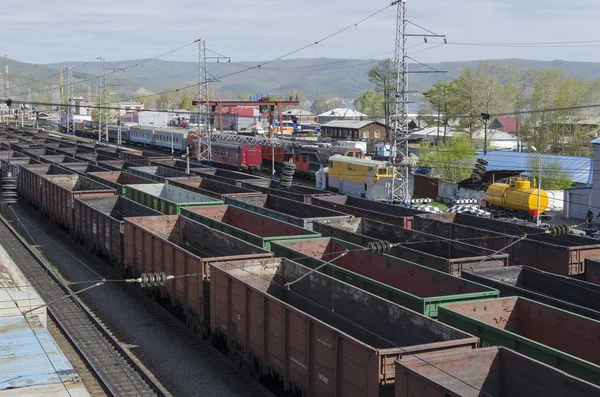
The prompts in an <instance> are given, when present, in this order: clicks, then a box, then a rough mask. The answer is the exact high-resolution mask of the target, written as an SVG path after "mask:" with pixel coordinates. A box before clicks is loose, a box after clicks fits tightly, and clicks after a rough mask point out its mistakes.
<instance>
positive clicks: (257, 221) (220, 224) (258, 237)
mask: <svg viewBox="0 0 600 397" xmlns="http://www.w3.org/2000/svg"><path fill="white" fill-rule="evenodd" d="M181 215H182V216H185V217H187V218H190V219H193V220H195V221H197V222H200V223H202V224H204V225H206V226H209V227H212V228H213V229H217V230H220V231H222V232H225V233H227V234H229V235H231V236H234V237H237V238H239V239H241V240H244V241H247V242H249V243H251V244H254V245H256V246H257V247H261V248H264V249H266V250H271V243H273V242H277V241H280V240H283V241H297V240H305V239H313V238H317V237H321V235H320V234H318V233H315V232H312V231H310V230H306V229H304V228H301V227H300V226H296V225H292V224H290V223H286V222H282V221H279V220H277V219H274V218H271V217H268V216H264V215H260V214H257V213H254V212H252V211H247V210H245V209H242V208H238V207H234V206H232V205H211V206H203V207H193V208H183V209H182V210H181Z"/></svg>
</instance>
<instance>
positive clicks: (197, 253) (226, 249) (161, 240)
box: [124, 215, 273, 335]
mask: <svg viewBox="0 0 600 397" xmlns="http://www.w3.org/2000/svg"><path fill="white" fill-rule="evenodd" d="M124 222H125V268H126V271H127V273H128V274H132V275H134V276H136V277H137V276H139V275H140V274H141V273H152V272H165V273H166V274H167V275H175V276H183V275H186V274H188V275H190V276H188V277H181V278H176V279H174V280H172V281H168V282H167V284H166V285H165V286H164V287H161V290H160V292H161V294H162V295H164V296H168V297H169V298H170V300H171V302H172V304H173V305H180V306H181V307H182V308H183V310H184V313H185V314H186V316H187V320H188V324H189V325H191V326H193V327H197V330H198V332H199V333H200V334H201V335H206V330H207V329H208V326H209V324H210V323H209V319H208V316H209V313H210V311H209V306H208V305H209V293H208V281H209V278H210V275H209V268H208V264H209V263H213V262H221V261H233V260H240V259H252V258H270V257H272V256H273V254H272V253H271V252H268V251H266V250H264V249H262V248H259V247H256V246H254V245H252V244H250V243H247V242H245V241H242V240H240V239H238V238H236V237H233V236H230V235H228V234H225V233H223V232H220V231H218V230H215V229H211V228H210V227H208V226H205V225H203V224H201V223H199V222H196V221H194V220H191V219H188V218H185V217H183V216H178V215H165V216H150V217H135V218H125V219H124Z"/></svg>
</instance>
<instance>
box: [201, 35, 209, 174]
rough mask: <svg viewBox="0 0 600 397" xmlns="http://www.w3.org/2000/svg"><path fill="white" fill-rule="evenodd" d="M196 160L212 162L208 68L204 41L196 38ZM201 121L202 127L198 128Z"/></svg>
mask: <svg viewBox="0 0 600 397" xmlns="http://www.w3.org/2000/svg"><path fill="white" fill-rule="evenodd" d="M197 41H198V162H199V163H208V165H209V166H210V165H211V163H212V142H211V139H210V125H209V124H210V100H209V98H208V70H207V64H206V41H204V40H203V39H198V40H197ZM200 123H202V129H200Z"/></svg>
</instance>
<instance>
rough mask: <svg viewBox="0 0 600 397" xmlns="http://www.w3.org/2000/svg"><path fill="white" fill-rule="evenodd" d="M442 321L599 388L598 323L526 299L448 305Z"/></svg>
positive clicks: (442, 311) (442, 310)
mask: <svg viewBox="0 0 600 397" xmlns="http://www.w3.org/2000/svg"><path fill="white" fill-rule="evenodd" d="M439 320H440V321H441V322H443V323H446V324H448V325H451V326H453V327H456V328H459V329H462V330H463V331H465V332H469V333H471V334H473V335H475V336H478V337H479V338H480V339H481V344H482V346H504V347H507V348H509V349H512V350H515V351H517V352H519V353H522V354H524V355H526V356H529V357H531V358H533V359H535V360H538V361H541V362H543V363H546V364H548V365H551V366H553V367H556V368H558V369H560V370H561V371H564V372H566V373H569V374H571V375H573V376H576V377H578V378H581V379H584V380H587V381H589V382H592V383H595V384H597V385H600V321H597V320H593V319H590V318H587V317H583V316H580V315H578V314H574V313H571V312H568V311H566V310H561V309H558V308H556V307H552V306H548V305H544V304H543V303H539V302H536V301H533V300H530V299H526V298H522V297H509V298H500V299H488V300H484V301H479V302H464V303H454V304H444V305H442V306H440V309H439Z"/></svg>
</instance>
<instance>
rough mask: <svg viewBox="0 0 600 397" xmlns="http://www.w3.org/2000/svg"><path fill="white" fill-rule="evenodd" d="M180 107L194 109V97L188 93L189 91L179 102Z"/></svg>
mask: <svg viewBox="0 0 600 397" xmlns="http://www.w3.org/2000/svg"><path fill="white" fill-rule="evenodd" d="M179 109H187V110H192V109H193V106H192V98H190V96H189V95H188V93H187V92H184V93H183V98H181V102H179Z"/></svg>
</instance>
